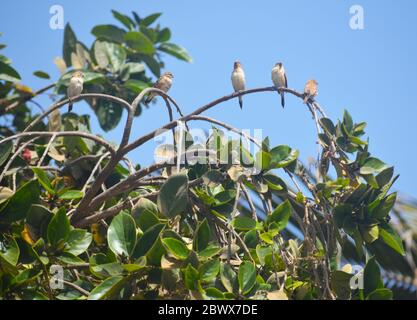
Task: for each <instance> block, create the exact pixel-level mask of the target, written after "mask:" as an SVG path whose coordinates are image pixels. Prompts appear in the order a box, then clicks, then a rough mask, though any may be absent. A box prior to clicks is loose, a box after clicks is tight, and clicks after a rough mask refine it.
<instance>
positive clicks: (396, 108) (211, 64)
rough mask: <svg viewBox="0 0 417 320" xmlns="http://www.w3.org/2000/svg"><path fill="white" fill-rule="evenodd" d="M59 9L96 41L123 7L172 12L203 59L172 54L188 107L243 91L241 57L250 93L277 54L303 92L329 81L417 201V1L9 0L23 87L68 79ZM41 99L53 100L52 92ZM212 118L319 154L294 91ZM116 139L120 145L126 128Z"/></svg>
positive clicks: (1, 19) (155, 123) (336, 103)
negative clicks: (95, 32)
mask: <svg viewBox="0 0 417 320" xmlns="http://www.w3.org/2000/svg"><path fill="white" fill-rule="evenodd" d="M54 4H60V5H62V6H63V7H64V12H65V21H66V22H68V21H69V22H70V23H71V25H72V27H73V29H74V30H75V32H76V34H77V37H78V39H80V40H81V41H83V42H84V43H86V44H87V45H91V43H92V41H93V37H92V35H91V33H90V31H91V29H92V27H93V26H94V25H97V24H108V23H114V24H117V22H116V21H115V20H114V19H113V17H112V14H111V12H110V10H111V9H115V10H118V11H120V12H123V13H130V11H132V10H135V11H137V12H138V13H139V14H140V15H141V16H145V15H148V14H150V13H154V12H163V15H162V17H161V19H160V23H161V24H162V25H163V26H168V27H170V28H171V30H172V33H173V38H172V41H173V42H175V43H178V44H181V45H182V46H184V47H185V48H187V50H188V51H189V53H190V54H191V55H192V57H193V59H194V62H193V63H192V64H187V63H185V62H181V61H178V60H176V59H174V58H171V57H168V56H167V57H166V65H167V69H169V70H170V71H172V72H173V73H174V74H175V79H174V80H175V83H174V85H173V87H172V89H171V91H170V93H171V95H172V96H173V97H174V98H175V99H176V100H177V101H178V102H179V103H180V105H181V106H182V108H183V109H184V111H185V112H190V111H192V110H194V109H196V108H197V107H198V106H200V105H203V104H205V103H207V102H209V101H212V100H214V99H216V98H218V97H220V96H223V95H225V94H228V93H231V91H232V88H231V84H230V73H231V70H232V65H233V61H234V60H236V59H239V60H240V61H241V62H242V64H243V65H244V68H245V72H246V78H247V86H248V87H250V88H251V87H261V86H267V85H270V84H271V80H270V70H271V68H272V66H273V65H274V63H275V62H277V61H282V62H283V63H284V65H285V67H286V70H287V76H288V82H289V86H290V87H292V88H294V89H297V90H300V91H301V90H302V88H303V86H304V84H305V81H306V80H307V79H310V78H315V79H317V80H318V82H319V97H318V101H319V102H320V104H321V105H322V106H324V108H325V109H326V111H327V114H328V116H330V117H331V118H332V119H336V118H340V117H341V116H342V113H343V110H344V109H345V108H346V109H348V110H349V111H350V113H351V114H352V116H353V118H354V120H356V121H357V122H359V121H366V122H367V123H368V128H367V134H368V135H369V136H370V151H371V152H372V153H373V155H374V156H376V157H379V158H381V159H382V160H384V161H385V162H387V163H389V164H392V165H394V166H395V168H396V171H397V172H398V173H400V174H401V177H400V179H399V180H398V182H397V184H396V189H398V190H401V191H403V192H404V193H406V194H411V195H414V196H417V190H416V184H415V181H416V180H417V173H416V172H417V170H416V164H415V161H416V158H417V148H416V138H417V124H416V119H417V108H416V106H415V92H416V88H417V59H416V57H417V43H416V41H415V36H416V34H417V20H416V19H415V13H416V12H417V11H416V9H417V2H416V1H413V0H408V1H407V0H403V1H393V0H386V1H370V0H368V1H365V0H355V1H348V0H339V1H328V0H327V1H326V0H316V1H307V0H304V1H302V0H293V1H278V0H270V1H264V0H259V1H256V2H254V1H242V0H240V1H237V0H227V1H191V0H183V1H166V0H165V1H164V0H153V1H139V0H136V1H133V0H119V1H108V0H101V1H92V0H91V1H79V0H72V1H67V0H65V1H64V0H61V1H58V0H56V1H47V0H43V1H22V0H15V1H7V2H4V3H2V4H1V10H0V32H3V36H2V37H1V38H0V42H1V43H6V44H7V45H8V47H7V48H6V49H5V50H3V53H4V54H6V55H7V56H8V57H9V58H11V59H12V60H13V66H14V67H15V68H16V69H17V70H18V71H19V72H20V74H21V75H22V77H23V82H24V83H25V84H27V85H29V86H31V87H32V88H35V89H36V88H40V87H42V86H44V85H46V84H47V83H48V81H45V80H41V79H37V78H35V77H34V76H33V75H32V72H33V71H36V70H39V69H41V70H44V71H47V72H49V73H50V74H51V75H52V77H53V79H57V78H58V77H59V73H58V70H57V69H56V67H55V66H54V64H53V63H52V61H53V59H54V58H55V57H56V56H60V55H62V49H61V48H62V40H63V31H62V30H51V29H50V28H49V19H50V17H51V15H50V14H49V8H50V7H51V6H52V5H54ZM355 4H359V5H361V6H362V7H363V8H364V18H365V29H364V30H356V31H354V30H352V29H350V27H349V20H350V13H349V8H350V7H351V6H352V5H355ZM197 79H198V81H197ZM38 101H40V102H41V103H42V104H43V105H44V106H45V107H46V106H48V103H49V99H48V98H47V97H46V96H44V97H41V98H40V99H39V100H38ZM75 111H76V112H80V113H91V112H90V111H89V110H88V109H87V107H86V105H85V104H83V103H78V104H76V106H75ZM207 115H209V116H211V117H215V118H218V119H220V120H223V121H225V122H227V123H230V124H232V125H233V126H235V127H239V128H245V129H255V128H259V129H262V130H263V133H264V135H268V136H269V137H270V140H271V144H272V145H278V144H288V145H290V146H292V147H294V148H298V149H299V150H300V151H301V156H300V157H301V159H302V160H306V159H307V158H308V157H309V156H315V153H316V150H317V147H316V145H315V127H314V124H313V122H312V120H311V117H310V115H309V113H308V112H307V111H306V108H305V106H304V105H302V104H301V103H300V101H298V100H297V99H295V98H293V97H290V96H288V97H287V105H286V108H285V110H283V109H282V108H281V107H280V105H279V99H278V96H277V95H276V93H264V94H256V95H251V96H247V97H245V99H244V109H243V111H240V109H239V107H238V103H237V101H230V102H228V103H225V104H223V105H221V106H218V107H217V108H215V109H213V110H210V111H209V112H208V113H207ZM166 120H167V116H166V114H165V112H164V108H163V107H162V106H161V105H160V104H158V105H153V106H152V107H151V109H149V110H147V111H145V113H144V114H143V115H142V116H141V117H140V118H137V119H136V120H135V126H134V135H135V136H140V135H141V134H143V133H147V132H148V131H150V130H152V129H154V128H156V127H159V126H160V125H162V124H164V123H165V122H166ZM92 124H93V130H94V132H96V133H100V134H104V133H103V132H102V131H101V130H100V129H99V127H98V125H97V121H96V119H95V118H94V117H92ZM193 126H197V124H196V123H195V124H193ZM106 136H107V137H108V138H109V139H110V140H113V141H118V140H119V139H120V136H121V129H120V127H119V128H117V129H115V130H113V131H111V132H109V133H107V134H106ZM153 148H154V145H152V143H150V144H147V145H145V146H144V147H143V148H142V149H140V150H138V151H136V152H135V153H133V154H132V155H131V156H132V158H133V159H134V160H135V162H140V163H141V164H149V163H150V162H151V161H152V158H151V157H150V156H149V153H152V152H153ZM144 155H146V156H144Z"/></svg>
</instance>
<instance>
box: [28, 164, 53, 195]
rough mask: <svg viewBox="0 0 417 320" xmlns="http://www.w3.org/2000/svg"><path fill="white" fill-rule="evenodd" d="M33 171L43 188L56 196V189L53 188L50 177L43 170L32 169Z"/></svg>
mask: <svg viewBox="0 0 417 320" xmlns="http://www.w3.org/2000/svg"><path fill="white" fill-rule="evenodd" d="M32 171H33V172H34V173H35V175H36V178H37V179H38V181H39V183H40V184H41V185H42V187H43V188H44V189H45V190H46V191H48V192H49V193H50V194H55V190H54V187H53V186H52V184H51V181H50V180H49V177H48V175H47V174H46V172H45V171H43V170H42V169H41V168H32Z"/></svg>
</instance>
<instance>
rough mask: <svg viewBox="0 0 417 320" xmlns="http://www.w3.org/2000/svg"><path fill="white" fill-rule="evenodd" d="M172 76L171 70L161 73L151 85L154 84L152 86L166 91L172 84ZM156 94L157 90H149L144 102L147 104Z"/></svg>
mask: <svg viewBox="0 0 417 320" xmlns="http://www.w3.org/2000/svg"><path fill="white" fill-rule="evenodd" d="M173 78H174V75H173V74H172V73H171V72H169V71H168V72H165V73H164V74H162V75H161V76H160V77H159V79H158V81H156V82H155V84H154V85H153V86H154V88H157V89H159V90H162V91H163V92H165V93H167V92H168V90H169V89H170V88H171V86H172V79H173ZM157 95H158V93H157V92H151V93H150V94H149V95H148V97H147V98H146V100H145V103H146V104H148V103H149V102H151V101H152V99H153V98H155V96H157Z"/></svg>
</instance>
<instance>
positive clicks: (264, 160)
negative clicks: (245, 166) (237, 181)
mask: <svg viewBox="0 0 417 320" xmlns="http://www.w3.org/2000/svg"><path fill="white" fill-rule="evenodd" d="M255 159H256V160H255V165H256V168H257V169H258V170H259V171H266V170H268V169H269V168H270V164H271V154H270V153H269V152H266V151H263V150H260V151H259V152H257V153H256V156H255Z"/></svg>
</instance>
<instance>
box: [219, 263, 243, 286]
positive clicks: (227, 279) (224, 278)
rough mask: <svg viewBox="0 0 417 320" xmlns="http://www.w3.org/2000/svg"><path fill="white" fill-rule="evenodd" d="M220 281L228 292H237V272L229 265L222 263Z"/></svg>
mask: <svg viewBox="0 0 417 320" xmlns="http://www.w3.org/2000/svg"><path fill="white" fill-rule="evenodd" d="M220 281H221V282H222V284H223V286H224V287H225V288H226V290H227V291H228V292H231V293H234V292H236V291H237V289H238V287H239V284H238V281H237V275H236V272H235V271H234V270H233V268H232V267H231V266H230V264H227V263H222V264H221V266H220Z"/></svg>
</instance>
